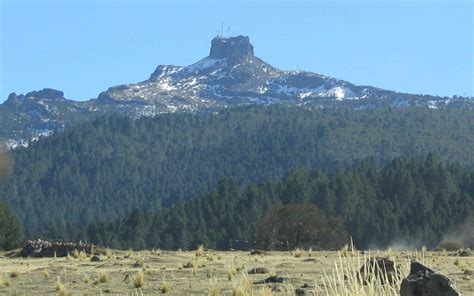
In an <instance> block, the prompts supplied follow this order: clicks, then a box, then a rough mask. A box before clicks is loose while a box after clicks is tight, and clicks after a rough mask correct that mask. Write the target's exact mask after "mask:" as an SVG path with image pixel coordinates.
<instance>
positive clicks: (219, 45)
mask: <svg viewBox="0 0 474 296" xmlns="http://www.w3.org/2000/svg"><path fill="white" fill-rule="evenodd" d="M253 55H254V54H253V45H252V44H251V43H250V39H249V37H247V36H241V35H240V36H236V37H230V38H224V37H220V36H218V37H215V38H214V39H212V41H211V50H210V53H209V58H211V59H228V60H229V62H230V65H236V64H238V63H239V62H241V61H242V60H244V59H245V58H246V57H248V56H253Z"/></svg>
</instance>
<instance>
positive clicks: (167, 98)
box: [0, 36, 474, 148]
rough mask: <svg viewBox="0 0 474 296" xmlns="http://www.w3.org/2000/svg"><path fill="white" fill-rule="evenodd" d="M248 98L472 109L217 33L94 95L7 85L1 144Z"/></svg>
mask: <svg viewBox="0 0 474 296" xmlns="http://www.w3.org/2000/svg"><path fill="white" fill-rule="evenodd" d="M251 104H287V105H295V106H305V107H308V108H350V109H366V108H380V107H387V106H390V107H397V108H406V107H426V108H467V109H474V102H473V100H472V99H471V98H462V97H453V98H447V97H436V96H429V95H413V94H404V93H397V92H393V91H387V90H383V89H379V88H375V87H371V86H357V85H354V84H352V83H350V82H347V81H343V80H339V79H336V78H332V77H328V76H324V75H320V74H315V73H311V72H303V71H284V70H280V69H277V68H275V67H273V66H271V65H269V64H268V63H266V62H264V61H263V60H261V59H259V58H258V57H256V56H255V55H254V48H253V45H252V44H251V43H250V40H249V38H248V37H245V36H237V37H231V38H223V37H216V38H214V39H213V40H212V42H211V49H210V53H209V55H208V56H207V57H205V58H203V59H201V60H199V61H198V62H196V63H194V64H192V65H189V66H186V67H180V66H172V65H160V66H158V67H157V68H156V70H155V71H154V72H153V73H152V74H151V76H150V77H149V78H148V79H147V80H145V81H143V82H139V83H135V84H127V85H119V86H115V87H111V88H109V89H108V90H106V91H104V92H102V93H101V94H100V95H99V96H98V98H97V99H92V100H89V101H85V102H77V101H73V100H67V99H65V98H64V95H63V93H62V92H60V91H56V90H52V89H44V90H41V91H34V92H30V93H27V94H26V95H16V94H14V93H13V94H11V95H10V96H9V97H8V99H7V100H6V101H5V103H3V104H2V105H0V144H2V143H3V145H7V146H9V147H10V148H14V147H17V146H26V145H27V143H28V141H30V140H34V139H37V138H38V137H41V136H46V135H49V134H51V133H52V132H53V131H55V130H60V129H63V128H64V127H66V126H68V125H71V124H74V123H77V122H80V121H84V120H89V119H91V118H93V117H95V116H97V115H99V114H104V113H118V114H122V115H126V116H131V117H134V118H139V117H143V116H155V115H157V114H159V113H164V112H180V111H185V112H190V111H204V112H208V111H217V110H219V109H222V108H226V107H233V106H243V105H251ZM0 146H1V145H0Z"/></svg>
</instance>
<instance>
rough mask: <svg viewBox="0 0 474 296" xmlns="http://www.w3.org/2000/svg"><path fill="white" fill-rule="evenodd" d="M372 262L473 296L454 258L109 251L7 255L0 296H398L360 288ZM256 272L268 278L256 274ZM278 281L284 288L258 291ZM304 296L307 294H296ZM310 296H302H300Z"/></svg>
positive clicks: (470, 264) (2, 260) (473, 262)
mask: <svg viewBox="0 0 474 296" xmlns="http://www.w3.org/2000/svg"><path fill="white" fill-rule="evenodd" d="M368 256H388V257H390V258H391V259H393V260H395V262H396V264H401V265H402V269H403V271H404V272H405V273H406V272H407V271H408V265H409V261H410V260H411V259H414V258H418V260H420V261H422V262H424V263H425V264H426V265H428V266H430V267H432V268H433V269H434V270H435V271H437V272H440V273H442V274H445V275H447V276H448V277H449V278H451V279H452V280H453V281H454V282H455V286H456V287H457V289H458V290H459V291H460V292H461V293H462V295H474V279H473V276H472V275H468V274H469V271H467V272H466V270H471V271H472V270H473V269H474V257H456V256H451V255H449V253H447V252H421V253H420V252H418V253H416V252H403V251H396V252H395V251H393V252H392V251H384V252H375V251H374V252H371V253H370V254H369V253H367V252H354V253H353V252H344V253H341V252H312V251H304V250H298V251H293V252H267V253H265V254H263V255H250V253H249V252H240V251H232V252H230V251H229V252H220V251H211V250H209V251H204V250H203V249H199V250H197V251H192V252H191V251H188V252H170V251H160V250H158V251H141V252H131V251H109V250H107V252H106V254H104V255H102V258H101V261H100V262H91V260H90V257H87V256H86V255H85V254H77V253H76V254H72V255H71V256H69V257H66V258H38V259H32V258H18V257H9V256H7V254H5V253H1V254H0V294H1V295H101V294H102V295H106V294H110V295H157V294H162V293H167V294H169V295H239V296H240V295H242V296H244V295H262V296H263V295H295V294H297V289H298V288H301V287H304V288H302V289H300V290H299V291H298V293H303V292H300V291H304V293H305V294H304V295H397V289H398V287H396V286H395V287H393V288H392V287H391V286H388V285H386V286H382V285H380V284H378V282H372V283H369V285H366V286H363V285H360V284H359V283H358V281H355V280H354V281H353V280H352V279H353V278H354V274H355V272H356V271H357V270H358V269H359V267H360V266H361V265H362V264H363V262H365V259H364V258H367V257H368ZM254 267H265V268H267V269H268V270H267V271H268V273H265V274H249V271H250V270H251V269H253V268H254ZM271 275H276V276H279V277H282V278H284V280H285V281H284V282H283V283H266V284H264V283H258V282H259V281H263V280H264V279H266V278H268V277H269V276H271ZM297 295H300V294H297ZM301 295H303V294H301Z"/></svg>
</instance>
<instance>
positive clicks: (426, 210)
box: [87, 155, 474, 249]
mask: <svg viewBox="0 0 474 296" xmlns="http://www.w3.org/2000/svg"><path fill="white" fill-rule="evenodd" d="M473 197H474V173H473V172H472V171H471V172H468V171H465V170H463V169H461V168H460V167H458V166H443V165H442V164H441V163H440V162H439V161H437V160H436V159H435V158H434V157H433V156H432V155H429V156H428V157H427V158H426V160H424V161H418V160H409V161H404V160H401V159H394V160H393V161H392V162H391V163H389V164H388V165H386V166H384V167H383V168H379V167H378V166H377V165H376V163H375V162H374V161H370V160H366V161H362V162H358V163H357V164H355V165H354V166H353V167H351V168H349V169H347V170H344V171H341V172H333V173H325V172H323V171H321V170H314V171H313V170H311V171H310V170H306V169H303V168H299V169H296V170H293V171H292V172H290V173H289V174H287V175H285V176H284V177H283V178H282V180H281V181H279V182H275V183H266V184H263V185H260V186H257V185H254V184H252V185H250V186H247V187H239V186H237V185H236V184H235V183H234V182H232V181H229V180H223V181H220V182H219V183H218V185H217V188H216V189H215V190H214V191H212V192H210V193H208V194H205V195H203V196H200V197H199V198H195V199H193V200H192V201H190V202H187V203H184V202H181V203H179V204H177V205H175V206H173V207H171V208H169V209H165V210H163V211H161V212H158V213H156V214H153V215H146V214H144V213H143V212H140V211H138V210H135V211H133V212H132V213H131V214H130V215H129V216H128V218H126V219H123V220H120V221H115V222H113V223H108V224H101V223H99V224H91V225H90V227H89V228H88V233H87V237H89V239H90V240H91V241H93V242H95V243H98V244H101V245H107V246H113V247H117V248H134V249H143V248H150V249H151V248H157V247H162V248H167V249H169V248H174V249H178V248H184V249H189V248H195V247H196V246H198V245H199V244H204V245H206V246H212V247H217V248H224V249H228V248H230V247H232V245H231V243H230V242H229V239H232V240H234V241H235V243H234V247H235V246H239V245H240V246H241V247H257V246H259V242H258V239H259V237H258V228H259V224H260V222H261V221H262V219H263V218H264V217H265V215H266V213H267V212H268V210H269V209H271V208H273V207H275V206H278V205H281V204H312V205H315V206H317V207H318V208H320V209H321V210H323V212H324V213H325V214H326V215H327V216H329V217H335V218H340V219H342V221H343V224H344V226H345V229H346V230H347V232H348V234H349V235H351V236H352V238H353V239H354V242H355V244H356V245H357V246H360V247H363V248H367V247H387V246H389V245H391V244H401V243H403V244H406V245H411V246H414V247H421V246H422V245H427V246H430V247H434V246H436V245H437V244H438V243H439V242H440V240H441V239H442V238H443V236H444V235H445V234H446V233H447V232H448V231H449V230H452V229H453V228H454V227H455V226H457V225H458V224H461V223H462V222H464V221H465V220H466V219H467V217H469V216H472V215H473V214H474V198H473ZM284 219H287V217H284ZM246 241H249V242H250V243H247V244H242V242H246ZM340 241H341V240H340ZM342 241H343V242H344V241H345V242H347V241H349V237H345V238H344V239H343V240H342ZM253 242H255V243H253ZM320 243H321V244H323V243H325V242H320ZM314 247H316V248H317V247H318V245H317V244H316V245H315V246H314Z"/></svg>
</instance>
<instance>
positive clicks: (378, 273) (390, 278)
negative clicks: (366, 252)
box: [359, 257, 400, 285]
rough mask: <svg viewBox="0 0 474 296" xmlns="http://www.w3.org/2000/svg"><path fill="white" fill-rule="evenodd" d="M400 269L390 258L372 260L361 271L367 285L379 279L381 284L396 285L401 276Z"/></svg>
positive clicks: (360, 275)
mask: <svg viewBox="0 0 474 296" xmlns="http://www.w3.org/2000/svg"><path fill="white" fill-rule="evenodd" d="M399 274H400V271H399V267H398V266H395V263H394V262H393V261H392V260H389V259H388V258H381V257H375V258H370V259H369V260H367V262H366V263H365V264H364V265H362V267H361V268H360V270H359V277H360V280H361V281H362V283H364V285H365V284H367V283H369V282H371V281H373V279H377V280H378V281H379V282H380V283H381V284H387V283H388V284H394V283H395V281H396V279H397V277H398V276H399Z"/></svg>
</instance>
